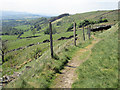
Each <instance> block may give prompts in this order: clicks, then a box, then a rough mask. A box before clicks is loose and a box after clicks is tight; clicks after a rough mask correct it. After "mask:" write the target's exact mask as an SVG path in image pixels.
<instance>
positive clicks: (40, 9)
mask: <svg viewBox="0 0 120 90" xmlns="http://www.w3.org/2000/svg"><path fill="white" fill-rule="evenodd" d="M117 2H118V0H97V1H96V0H2V3H1V4H0V6H2V9H3V10H11V11H23V12H31V13H41V14H51V15H52V14H60V13H64V12H68V13H78V12H84V11H90V10H97V9H115V8H117V6H116V5H117ZM108 4H109V6H108ZM112 4H115V5H114V7H113V5H112ZM98 6H99V7H98ZM103 7H104V8H103Z"/></svg>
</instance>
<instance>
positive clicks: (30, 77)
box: [2, 11, 117, 88]
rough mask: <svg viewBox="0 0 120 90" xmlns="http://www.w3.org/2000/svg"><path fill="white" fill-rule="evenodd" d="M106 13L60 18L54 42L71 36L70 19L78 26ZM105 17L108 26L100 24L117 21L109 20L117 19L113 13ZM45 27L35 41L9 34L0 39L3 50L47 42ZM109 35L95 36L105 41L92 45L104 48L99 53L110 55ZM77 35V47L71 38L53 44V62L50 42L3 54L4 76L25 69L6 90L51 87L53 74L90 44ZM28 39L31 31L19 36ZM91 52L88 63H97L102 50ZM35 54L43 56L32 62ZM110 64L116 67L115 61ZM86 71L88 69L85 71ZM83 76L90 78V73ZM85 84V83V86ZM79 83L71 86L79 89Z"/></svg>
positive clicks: (78, 32)
mask: <svg viewBox="0 0 120 90" xmlns="http://www.w3.org/2000/svg"><path fill="white" fill-rule="evenodd" d="M106 12H109V11H96V12H87V13H83V14H76V15H71V16H68V17H63V18H62V19H61V20H59V21H60V22H61V23H62V24H61V25H60V26H56V23H57V21H56V22H55V23H54V24H53V26H54V27H55V28H56V31H57V33H59V34H54V35H53V40H57V39H58V38H60V37H61V36H63V37H64V36H65V37H69V36H70V35H73V32H66V30H67V28H68V27H69V25H71V23H72V22H73V19H74V20H75V22H76V23H77V24H78V23H79V22H80V21H81V20H84V19H92V20H96V19H99V18H100V17H101V16H99V15H101V14H104V13H106ZM108 15H109V14H105V15H104V16H106V17H109V18H108V20H109V23H103V24H110V23H115V22H113V21H114V19H116V18H112V17H113V16H116V15H117V13H116V12H113V13H110V16H108ZM88 16H89V17H88ZM96 16H99V17H96ZM99 25H100V24H99ZM46 26H47V25H45V26H44V24H43V25H42V30H41V33H38V32H37V33H36V34H35V35H36V36H37V35H40V37H37V38H27V39H17V36H12V35H11V36H8V35H4V36H2V37H3V38H2V39H3V40H8V42H6V45H7V50H6V51H8V50H12V49H16V48H19V47H23V46H27V45H29V44H33V43H37V42H42V41H43V40H46V39H49V37H50V36H49V35H44V32H43V31H44V30H45V29H46V28H47V27H46ZM16 28H19V29H24V30H26V29H28V28H30V27H29V26H28V27H27V26H26V25H23V26H17V27H16ZM77 29H78V28H77ZM111 32H112V33H113V30H111V31H110V32H103V33H102V34H101V33H100V32H97V33H96V37H99V38H104V41H101V42H100V44H98V45H96V46H95V48H96V49H99V48H100V47H102V48H105V50H102V48H100V50H101V51H102V53H105V54H106V52H109V51H107V49H108V48H111V47H112V45H116V44H115V43H114V42H115V40H114V39H113V38H111V40H110V39H109V36H110V35H111V34H112V33H111ZM85 33H86V30H85ZM105 33H106V34H105ZM77 34H78V35H79V36H78V37H79V39H78V40H77V45H78V46H77V47H74V46H73V39H70V40H63V41H57V42H54V59H51V58H50V50H49V43H44V44H40V45H35V46H32V47H29V48H26V49H24V50H19V51H15V52H10V53H8V54H6V55H5V59H6V60H8V61H6V62H5V63H4V64H3V69H4V70H3V71H4V72H3V75H6V74H7V75H11V74H13V73H14V72H20V71H23V70H24V73H23V74H22V75H21V76H20V77H19V78H18V80H16V81H15V82H11V83H10V84H8V85H7V86H6V87H9V88H10V87H12V88H16V87H17V88H21V87H22V88H28V87H29V88H36V87H38V88H48V87H49V86H50V84H51V82H52V80H53V78H55V77H54V76H55V74H56V73H59V72H60V70H61V69H63V68H64V65H65V64H66V63H67V62H68V60H70V59H71V58H72V56H73V55H74V53H75V52H76V51H77V50H78V49H80V48H84V47H85V46H87V45H89V44H90V42H91V41H85V42H84V41H83V38H82V31H80V30H79V31H77ZM107 35H108V37H107ZM28 36H32V32H31V31H30V30H29V31H27V32H24V34H23V35H22V36H21V37H28ZM113 36H114V35H113ZM111 37H112V35H111ZM86 39H88V36H87V35H86ZM91 40H92V39H91ZM108 42H112V44H111V45H109V44H108ZM101 44H102V45H101ZM106 45H108V46H109V47H107V48H106ZM115 47H116V46H115ZM36 49H39V50H41V52H39V53H38V52H37V50H36ZM113 49H115V48H113ZM92 51H93V53H92V55H93V56H91V58H90V60H88V61H92V60H93V61H94V62H95V61H97V60H96V58H98V57H99V56H98V55H101V54H99V52H100V53H101V51H99V50H98V52H96V51H95V50H94V49H93V50H92ZM113 51H114V50H113ZM88 53H89V52H87V53H85V55H86V54H88ZM96 53H98V55H96ZM115 53H116V51H115ZM38 54H40V55H42V56H41V57H38V58H37V59H35V58H34V57H35V56H36V55H38ZM109 54H110V52H109V53H108V56H109ZM94 55H96V57H95V58H94ZM113 56H114V55H113ZM84 57H85V56H82V57H81V58H84ZM103 57H105V56H104V55H103ZM107 58H108V57H107ZM114 58H116V56H114ZM29 59H32V61H31V62H29V63H27V64H25V65H23V66H21V68H20V69H18V70H17V69H16V67H17V66H20V65H21V64H23V63H24V62H25V61H28V60H29ZM100 60H101V59H100ZM106 60H107V59H105V60H104V63H107V61H106ZM111 61H112V60H111ZM112 62H113V61H112ZM86 63H87V62H86ZM95 63H97V62H95ZM88 64H89V63H87V64H86V65H88ZM109 64H110V65H111V63H110V62H109ZM92 65H93V67H92V66H91V70H93V68H94V66H95V64H92ZM100 65H101V64H100ZM113 65H116V62H115V63H114V64H113ZM25 66H31V67H32V68H30V69H28V70H26V69H25ZM83 66H84V64H83ZM89 66H90V64H89ZM98 66H99V64H98ZM82 68H83V67H82ZM87 69H89V68H87ZM95 69H96V70H97V67H95ZM83 70H84V69H83ZM113 70H115V69H113ZM88 71H89V70H88ZM108 71H109V70H108ZM78 72H79V70H78ZM108 73H109V72H108ZM115 73H116V71H115ZM92 74H93V73H92ZM86 75H88V76H89V72H88V73H87V74H86ZM105 75H107V74H106V73H105ZM111 77H112V76H111ZM90 78H91V76H90ZM96 80H97V79H96ZM105 80H106V79H105ZM106 81H107V80H106ZM77 82H78V83H79V81H77ZM87 82H90V81H89V80H88V81H87ZM87 82H85V84H86V83H87ZM108 82H109V81H108ZM78 83H75V84H73V87H74V86H75V85H76V86H79V84H78ZM105 83H106V82H105ZM110 85H111V84H110ZM76 86H75V87H76ZM89 86H90V85H88V87H89ZM111 86H112V85H111Z"/></svg>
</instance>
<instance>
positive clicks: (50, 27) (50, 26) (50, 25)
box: [49, 21, 53, 58]
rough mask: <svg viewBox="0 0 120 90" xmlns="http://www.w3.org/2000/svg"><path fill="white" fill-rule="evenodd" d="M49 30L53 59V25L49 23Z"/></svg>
mask: <svg viewBox="0 0 120 90" xmlns="http://www.w3.org/2000/svg"><path fill="white" fill-rule="evenodd" d="M49 29H50V49H51V57H52V58H53V39H52V24H51V22H50V21H49Z"/></svg>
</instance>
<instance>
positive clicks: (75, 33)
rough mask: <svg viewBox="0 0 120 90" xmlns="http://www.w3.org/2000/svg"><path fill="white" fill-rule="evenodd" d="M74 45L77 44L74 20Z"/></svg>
mask: <svg viewBox="0 0 120 90" xmlns="http://www.w3.org/2000/svg"><path fill="white" fill-rule="evenodd" d="M74 45H75V46H76V23H75V22H74Z"/></svg>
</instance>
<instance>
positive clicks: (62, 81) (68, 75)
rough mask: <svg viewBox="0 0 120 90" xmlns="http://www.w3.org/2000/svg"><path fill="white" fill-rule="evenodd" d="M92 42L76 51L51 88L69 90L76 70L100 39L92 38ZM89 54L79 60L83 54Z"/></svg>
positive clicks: (74, 78)
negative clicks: (67, 89) (65, 89)
mask: <svg viewBox="0 0 120 90" xmlns="http://www.w3.org/2000/svg"><path fill="white" fill-rule="evenodd" d="M92 37H93V38H94V40H93V41H92V43H91V44H90V45H88V46H87V47H85V48H83V49H80V50H78V51H77V52H76V53H75V55H74V56H73V58H72V60H70V61H69V62H68V64H67V65H66V66H65V67H64V69H63V70H62V71H61V74H57V77H56V79H55V80H54V81H53V85H52V86H51V88H71V86H72V84H73V82H74V81H75V80H76V79H77V74H76V72H75V71H76V69H77V67H78V66H80V65H81V64H82V63H83V62H85V61H86V60H87V59H88V58H89V57H90V55H91V49H92V48H93V47H94V45H95V44H96V43H98V42H99V41H100V40H101V39H96V38H95V37H94V36H92ZM85 52H89V54H87V55H86V56H85V58H84V59H80V57H81V56H82V55H83V54H84V53H85Z"/></svg>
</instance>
